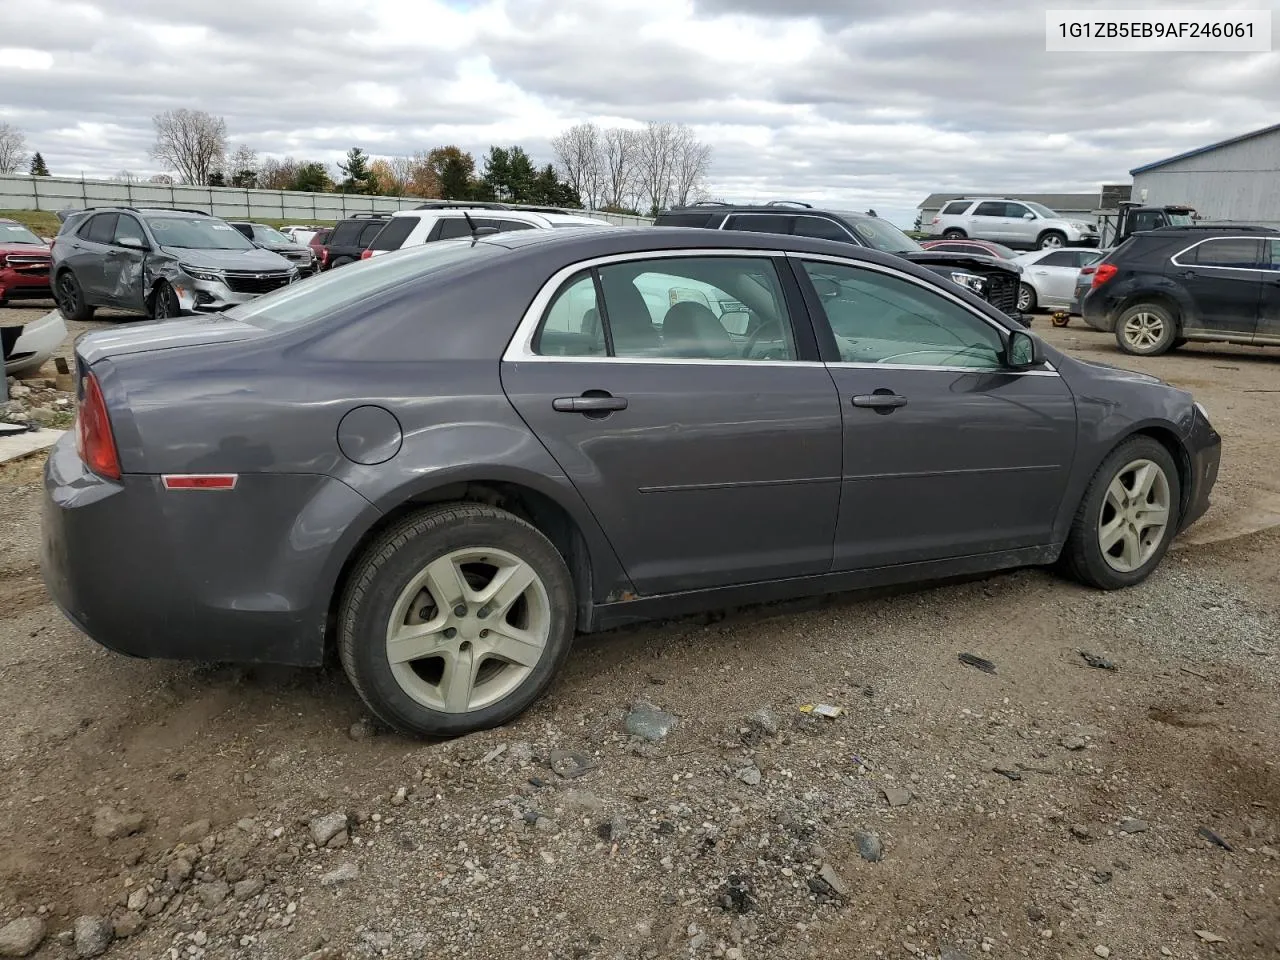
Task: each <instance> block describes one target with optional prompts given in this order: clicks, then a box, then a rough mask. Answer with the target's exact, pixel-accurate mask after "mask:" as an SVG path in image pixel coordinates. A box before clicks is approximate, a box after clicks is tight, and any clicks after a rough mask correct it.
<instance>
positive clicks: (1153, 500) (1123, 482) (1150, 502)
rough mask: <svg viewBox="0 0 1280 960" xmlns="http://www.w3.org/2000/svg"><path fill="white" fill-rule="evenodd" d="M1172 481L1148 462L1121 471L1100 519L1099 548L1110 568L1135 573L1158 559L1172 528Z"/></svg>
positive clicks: (1111, 484)
mask: <svg viewBox="0 0 1280 960" xmlns="http://www.w3.org/2000/svg"><path fill="white" fill-rule="evenodd" d="M1170 506H1171V504H1170V495H1169V478H1168V477H1167V476H1166V475H1165V472H1164V469H1163V468H1162V467H1161V466H1160V465H1159V464H1157V463H1155V462H1153V461H1151V460H1147V459H1145V458H1143V459H1139V460H1133V461H1131V462H1129V463H1128V464H1126V465H1125V466H1123V467H1122V468H1120V470H1119V471H1117V472H1116V475H1115V477H1113V478H1112V480H1111V483H1110V485H1109V486H1108V487H1107V495H1106V496H1105V497H1104V498H1103V501H1102V511H1101V513H1100V514H1099V517H1098V546H1099V547H1100V548H1101V549H1102V557H1103V559H1104V560H1106V562H1107V565H1108V566H1110V567H1111V568H1112V569H1113V570H1116V571H1118V572H1120V573H1132V572H1133V571H1134V570H1137V569H1138V568H1140V567H1141V566H1142V565H1143V564H1145V563H1146V562H1147V561H1148V560H1150V559H1151V558H1152V556H1154V555H1155V552H1156V551H1157V550H1158V549H1159V548H1160V545H1161V543H1163V542H1164V538H1165V534H1166V532H1167V531H1168V527H1169V511H1170Z"/></svg>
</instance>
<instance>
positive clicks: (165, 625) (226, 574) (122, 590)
mask: <svg viewBox="0 0 1280 960" xmlns="http://www.w3.org/2000/svg"><path fill="white" fill-rule="evenodd" d="M240 480H241V482H240V483H238V484H237V486H236V488H235V489H234V490H231V491H168V490H165V489H164V487H163V485H162V483H161V482H160V478H159V477H157V476H151V475H126V476H125V477H124V479H123V480H122V481H121V482H118V483H117V482H113V481H109V480H104V479H102V478H101V477H98V476H96V475H94V474H93V473H90V472H89V471H88V470H86V469H85V467H84V464H83V463H82V462H81V461H80V458H79V457H78V456H77V455H76V451H75V444H74V439H73V438H72V437H71V434H70V433H68V434H67V435H65V436H63V437H62V438H61V439H60V440H59V441H58V442H57V443H56V444H55V445H54V447H53V450H52V452H51V453H50V456H49V460H48V463H47V464H46V466H45V477H44V481H45V489H44V503H43V515H42V525H41V526H42V530H41V534H42V544H41V567H42V570H43V573H44V580H45V584H46V585H47V587H48V589H49V593H50V595H51V596H52V597H53V599H54V602H55V603H56V604H57V605H58V607H59V608H60V609H61V610H62V612H63V613H64V614H65V615H66V617H67V619H69V620H70V621H71V622H72V623H73V624H75V625H76V626H77V627H79V628H80V630H82V631H83V632H84V633H86V634H88V636H89V637H90V638H92V639H93V640H95V641H96V642H97V643H100V644H101V645H102V646H104V647H107V648H108V649H111V650H114V651H116V652H118V653H123V654H126V655H128V656H133V657H156V658H168V659H177V660H199V661H206V662H240V663H286V664H298V665H315V664H318V663H320V662H321V661H322V659H323V656H324V636H325V630H326V626H327V623H328V613H329V602H330V599H331V597H332V595H333V588H334V585H335V584H336V582H337V577H338V571H339V570H340V569H341V564H342V559H343V556H342V549H340V547H342V546H343V545H345V544H346V543H347V539H346V538H347V537H348V536H349V531H351V530H352V529H365V528H367V526H368V524H369V523H370V522H371V518H373V517H376V516H377V511H376V509H374V508H373V506H372V505H371V504H370V503H369V502H368V501H367V500H365V499H364V498H363V497H361V496H360V495H359V494H357V493H356V492H355V491H354V490H352V489H351V488H350V487H348V486H346V485H345V484H343V483H341V482H340V481H337V480H333V479H331V478H328V477H320V476H299V475H291V474H250V475H243V476H242V477H241V478H240Z"/></svg>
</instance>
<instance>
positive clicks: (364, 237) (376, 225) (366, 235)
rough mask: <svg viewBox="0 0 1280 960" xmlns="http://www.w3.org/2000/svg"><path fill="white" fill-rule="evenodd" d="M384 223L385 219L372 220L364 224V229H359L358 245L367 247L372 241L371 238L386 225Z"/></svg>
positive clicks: (385, 222)
mask: <svg viewBox="0 0 1280 960" xmlns="http://www.w3.org/2000/svg"><path fill="white" fill-rule="evenodd" d="M386 224H387V221H385V220H374V221H372V222H371V223H367V224H365V227H364V229H363V230H361V231H360V239H359V241H358V243H359V245H360V246H362V247H367V246H368V245H369V244H371V243H373V238H374V237H376V236H377V235H378V234H379V233H381V232H382V228H383V227H384V226H386Z"/></svg>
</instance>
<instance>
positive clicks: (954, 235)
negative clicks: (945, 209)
mask: <svg viewBox="0 0 1280 960" xmlns="http://www.w3.org/2000/svg"><path fill="white" fill-rule="evenodd" d="M942 239H943V240H965V239H967V235H966V234H965V232H964V231H963V230H957V229H956V228H955V227H952V228H951V229H950V230H943V231H942Z"/></svg>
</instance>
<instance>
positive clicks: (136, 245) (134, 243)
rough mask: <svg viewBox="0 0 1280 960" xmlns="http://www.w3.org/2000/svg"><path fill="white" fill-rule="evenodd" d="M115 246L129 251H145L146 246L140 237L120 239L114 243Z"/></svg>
mask: <svg viewBox="0 0 1280 960" xmlns="http://www.w3.org/2000/svg"><path fill="white" fill-rule="evenodd" d="M116 245H117V246H120V247H128V248H129V249H130V250H145V249H147V245H146V243H145V242H143V240H142V238H141V237H121V238H120V239H119V240H117V241H116Z"/></svg>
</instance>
